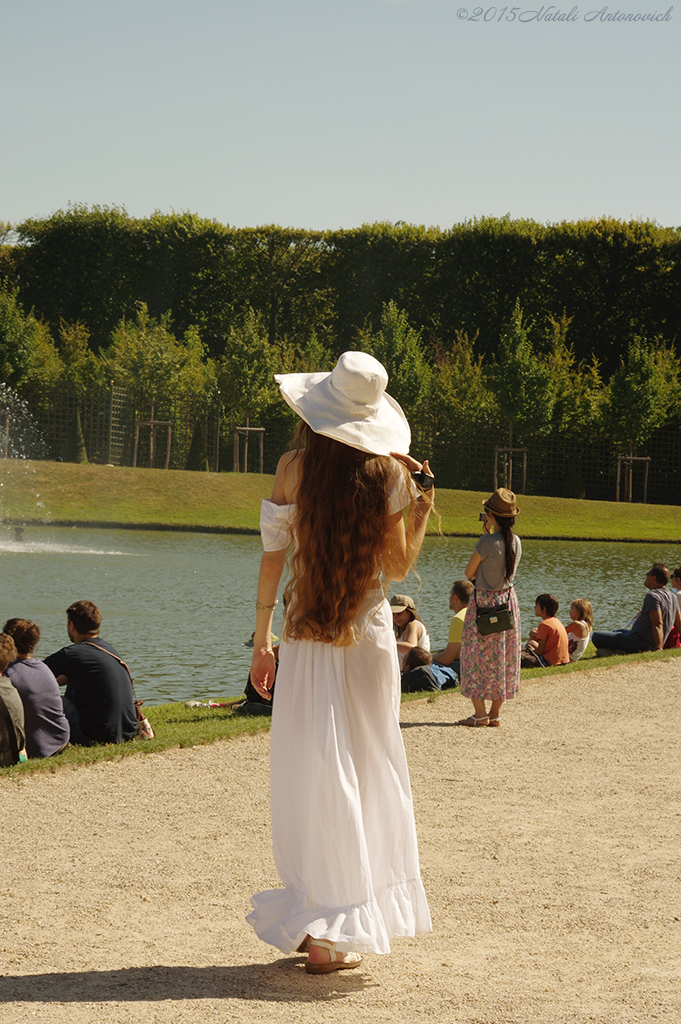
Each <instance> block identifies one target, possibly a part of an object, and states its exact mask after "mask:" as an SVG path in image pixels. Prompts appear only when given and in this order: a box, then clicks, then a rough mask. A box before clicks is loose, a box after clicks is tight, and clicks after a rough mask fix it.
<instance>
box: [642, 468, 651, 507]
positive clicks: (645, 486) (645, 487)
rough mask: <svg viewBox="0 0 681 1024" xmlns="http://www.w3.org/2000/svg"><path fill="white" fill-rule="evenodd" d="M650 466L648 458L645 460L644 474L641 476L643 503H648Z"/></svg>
mask: <svg viewBox="0 0 681 1024" xmlns="http://www.w3.org/2000/svg"><path fill="white" fill-rule="evenodd" d="M649 468H650V459H647V460H646V468H645V476H644V477H643V504H644V505H647V504H648V469H649Z"/></svg>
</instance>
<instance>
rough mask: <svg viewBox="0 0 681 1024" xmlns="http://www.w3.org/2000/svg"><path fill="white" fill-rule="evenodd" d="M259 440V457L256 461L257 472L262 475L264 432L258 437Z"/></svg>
mask: <svg viewBox="0 0 681 1024" xmlns="http://www.w3.org/2000/svg"><path fill="white" fill-rule="evenodd" d="M259 439H260V457H259V459H258V472H259V473H261V474H262V467H263V448H264V443H265V434H264V432H263V433H261V434H260V435H259Z"/></svg>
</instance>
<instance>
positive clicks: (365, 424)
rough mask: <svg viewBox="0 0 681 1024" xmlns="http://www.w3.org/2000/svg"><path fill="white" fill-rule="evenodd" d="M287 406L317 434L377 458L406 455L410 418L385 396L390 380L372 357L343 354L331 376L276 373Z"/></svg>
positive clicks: (393, 400)
mask: <svg viewBox="0 0 681 1024" xmlns="http://www.w3.org/2000/svg"><path fill="white" fill-rule="evenodd" d="M274 379H275V380H276V381H277V383H278V384H279V387H280V388H281V393H282V395H283V397H284V400H285V401H286V402H287V404H288V405H290V406H291V408H292V409H293V410H294V412H296V413H298V415H299V416H300V418H301V419H303V420H305V422H306V423H307V424H308V425H309V426H310V427H312V429H313V430H314V432H315V433H316V434H323V435H324V437H332V438H333V439H334V440H335V441H341V442H342V443H343V444H347V445H349V446H350V447H351V448H359V450H360V451H361V452H371V453H372V454H374V455H389V454H390V452H399V453H400V454H402V455H406V454H407V452H408V451H409V445H410V443H411V430H410V428H409V424H408V423H407V417H406V416H405V415H404V413H403V412H402V409H401V408H400V406H399V405H398V403H397V402H396V401H395V399H394V398H391V397H390V395H387V394H386V392H385V389H386V385H387V383H388V374H387V373H386V371H385V369H384V367H383V366H382V365H381V363H379V361H378V359H374V357H373V356H370V355H369V354H368V353H367V352H344V353H343V355H342V356H341V357H340V358H339V360H338V362H337V363H336V365H335V366H334V368H333V370H332V371H331V373H275V375H274Z"/></svg>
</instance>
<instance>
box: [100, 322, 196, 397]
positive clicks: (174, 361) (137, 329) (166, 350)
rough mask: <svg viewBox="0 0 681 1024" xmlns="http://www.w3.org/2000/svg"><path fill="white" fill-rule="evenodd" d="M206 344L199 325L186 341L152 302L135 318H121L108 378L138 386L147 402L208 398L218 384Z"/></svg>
mask: <svg viewBox="0 0 681 1024" xmlns="http://www.w3.org/2000/svg"><path fill="white" fill-rule="evenodd" d="M204 356H205V349H204V346H203V344H202V342H201V339H200V337H199V333H198V330H197V329H196V328H189V330H187V331H186V332H185V335H184V337H183V338H182V340H181V341H178V340H177V339H176V338H175V336H174V334H173V333H172V331H171V330H170V322H169V318H168V317H167V316H163V317H161V318H160V319H159V320H156V319H155V318H154V317H152V316H150V315H149V311H148V309H147V307H146V305H144V304H142V305H141V306H140V307H139V309H138V310H137V315H136V316H135V318H134V320H125V319H124V320H121V322H120V323H119V324H118V326H117V327H116V329H115V330H114V332H113V335H112V339H111V344H110V346H109V347H108V348H107V349H106V351H105V352H104V353H103V355H102V363H103V366H104V372H105V374H106V375H107V378H108V379H110V380H112V381H114V383H116V384H120V385H123V386H124V387H128V388H130V389H131V390H132V391H134V392H136V393H137V394H138V396H139V400H140V402H141V403H142V405H143V406H147V407H148V406H150V405H151V404H152V403H153V404H154V405H155V407H156V409H155V411H156V414H157V415H158V412H159V408H158V407H159V405H160V404H161V403H163V402H167V401H169V400H172V399H176V398H182V397H189V396H193V397H195V398H205V397H207V396H208V395H210V394H211V393H212V392H213V390H214V387H215V374H214V370H213V366H212V363H211V362H210V361H208V362H205V361H204Z"/></svg>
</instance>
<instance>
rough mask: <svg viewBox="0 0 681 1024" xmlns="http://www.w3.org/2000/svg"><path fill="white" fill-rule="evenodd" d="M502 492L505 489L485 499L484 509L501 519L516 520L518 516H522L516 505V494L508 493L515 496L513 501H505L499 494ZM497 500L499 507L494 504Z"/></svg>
mask: <svg viewBox="0 0 681 1024" xmlns="http://www.w3.org/2000/svg"><path fill="white" fill-rule="evenodd" d="M500 490H503V488H499V490H497V491H495V492H494V494H493V495H492V496H491V497H490V498H485V500H484V501H483V502H482V507H483V508H486V509H489V511H490V512H491V513H492V514H493V515H495V516H498V517H499V518H500V519H515V517H516V516H519V515H520V509H519V508H518V506H517V505H516V503H515V494H513V491H506V493H507V494H511V495H512V496H513V500H512V501H510V500H504V499H503V498H502V497H501V495H500V494H499V491H500ZM495 498H496V499H497V502H498V503H499V504H498V505H496V504H495V502H494V499H495Z"/></svg>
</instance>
